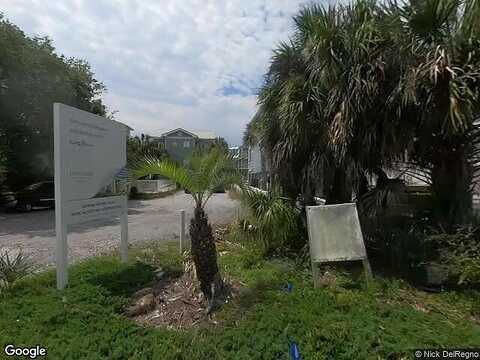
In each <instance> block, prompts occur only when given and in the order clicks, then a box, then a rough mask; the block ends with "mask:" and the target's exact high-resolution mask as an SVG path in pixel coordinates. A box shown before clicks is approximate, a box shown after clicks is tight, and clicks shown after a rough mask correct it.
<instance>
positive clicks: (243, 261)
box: [0, 245, 480, 360]
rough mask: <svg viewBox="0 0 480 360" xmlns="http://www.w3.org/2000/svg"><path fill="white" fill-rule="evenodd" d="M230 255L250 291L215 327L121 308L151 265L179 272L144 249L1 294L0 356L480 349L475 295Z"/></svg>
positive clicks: (234, 273) (330, 355) (235, 251)
mask: <svg viewBox="0 0 480 360" xmlns="http://www.w3.org/2000/svg"><path fill="white" fill-rule="evenodd" d="M221 250H222V254H223V255H222V256H221V262H222V268H223V271H224V273H226V274H227V275H228V276H229V277H230V278H235V279H237V280H239V281H241V282H242V283H244V284H245V288H244V290H243V291H242V292H241V293H240V294H239V295H238V296H237V297H236V298H235V300H234V301H233V302H231V303H229V304H227V305H225V306H224V307H223V309H222V310H221V311H220V312H219V313H217V315H216V319H217V320H218V323H219V324H218V325H217V326H213V325H210V326H203V327H201V328H197V329H194V330H189V331H174V330H165V329H151V328H142V327H140V326H138V325H136V324H134V323H132V322H131V321H129V320H128V319H126V318H125V317H124V316H123V315H122V307H123V306H124V305H125V304H126V303H127V301H128V296H129V294H131V293H132V292H133V291H135V290H137V289H139V288H141V287H143V286H145V285H147V284H148V283H149V282H150V281H151V279H152V278H153V269H154V267H153V266H151V265H150V264H153V265H158V264H161V265H162V266H163V267H164V268H166V269H167V270H168V271H169V272H171V273H178V272H179V270H180V269H181V267H180V263H179V258H178V257H177V256H175V255H174V250H173V248H172V247H170V248H169V249H164V250H160V249H154V250H151V251H139V250H136V251H135V252H136V254H135V255H134V256H132V258H136V259H137V261H135V262H133V261H132V263H131V264H129V265H122V264H120V263H119V261H118V260H116V259H115V258H112V257H102V258H97V259H92V260H89V261H86V262H84V263H81V264H78V265H75V266H73V267H72V268H71V273H70V274H71V279H70V287H69V288H68V289H67V290H65V292H64V293H63V294H62V293H60V292H58V291H57V290H56V289H55V283H54V274H53V273H52V272H48V273H43V274H41V275H35V276H33V277H31V278H29V279H25V280H23V281H21V282H19V283H17V285H16V286H15V287H14V288H12V289H10V290H9V291H7V292H4V293H3V294H2V295H0V345H2V355H3V345H4V344H7V343H14V344H15V345H16V346H20V345H28V346H33V345H36V344H40V345H43V346H45V347H46V348H47V350H48V354H49V356H48V358H51V359H85V358H88V359H162V360H167V359H189V360H192V359H249V360H250V359H275V360H277V359H288V342H289V340H294V341H296V342H297V343H298V346H299V349H300V352H301V355H302V358H303V359H363V358H372V359H377V358H391V359H396V358H401V357H403V356H405V355H407V356H408V357H410V356H411V354H412V349H415V348H418V347H420V348H421V347H449V346H451V347H468V346H470V347H473V346H475V345H476V346H477V347H478V345H479V344H480V326H478V325H475V324H474V322H473V321H472V320H471V318H472V317H473V315H475V316H477V318H478V313H479V308H478V302H479V295H478V293H470V294H458V293H443V294H438V295H430V294H424V293H418V292H416V291H414V290H413V289H410V288H409V287H407V286H406V285H402V284H400V283H398V282H392V281H387V280H376V281H374V282H373V283H372V284H371V286H370V287H369V288H368V289H366V288H365V286H364V284H363V283H362V282H356V281H352V280H349V279H348V278H346V277H344V278H341V280H340V281H339V282H338V283H337V284H336V285H335V286H330V287H328V288H324V289H318V290H314V289H313V288H312V286H311V279H310V278H309V275H308V273H307V272H306V271H303V270H301V269H298V268H295V266H294V265H293V264H292V263H290V262H288V261H285V260H283V261H280V260H272V261H265V260H262V259H261V258H260V257H258V256H257V255H256V254H255V253H254V252H253V251H249V250H245V249H242V248H240V247H236V246H235V247H233V246H232V245H231V246H229V247H227V248H224V249H221ZM138 260H140V261H138ZM287 282H291V283H292V284H293V291H292V292H291V293H288V292H286V291H285V290H284V286H285V284H286V283H287ZM475 304H477V305H475ZM0 358H2V356H1V355H0Z"/></svg>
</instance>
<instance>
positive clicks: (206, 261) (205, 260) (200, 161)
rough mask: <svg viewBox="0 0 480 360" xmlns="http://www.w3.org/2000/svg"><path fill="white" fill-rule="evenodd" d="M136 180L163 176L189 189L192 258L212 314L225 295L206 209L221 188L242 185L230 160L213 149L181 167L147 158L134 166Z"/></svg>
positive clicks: (168, 161) (197, 155) (169, 162)
mask: <svg viewBox="0 0 480 360" xmlns="http://www.w3.org/2000/svg"><path fill="white" fill-rule="evenodd" d="M132 174H133V175H134V177H135V178H141V177H144V176H147V175H152V174H153V175H155V174H157V175H161V176H164V177H166V178H168V179H170V180H172V181H173V182H175V183H177V184H179V185H180V186H181V187H182V188H184V189H185V190H187V191H188V192H189V193H190V194H191V196H192V198H193V200H194V202H195V209H194V216H193V218H192V220H191V222H190V237H191V243H192V257H193V262H194V264H195V269H196V274H197V278H198V280H199V282H200V288H201V290H202V292H203V294H204V295H205V298H206V299H207V301H208V307H207V311H208V312H210V311H211V310H212V309H213V308H214V306H215V305H216V303H217V302H218V300H219V299H220V298H221V297H222V296H223V295H224V290H225V287H224V283H223V280H222V278H221V275H220V272H219V269H218V263H217V251H216V246H215V241H214V238H213V234H212V228H211V226H210V224H209V222H208V217H207V214H206V213H205V206H206V204H207V202H208V200H209V199H210V197H211V196H212V195H213V193H214V191H215V189H216V188H218V187H227V186H230V185H232V184H236V183H239V177H238V176H237V174H236V173H235V170H234V167H233V163H232V161H231V159H230V158H229V157H228V156H227V155H225V154H224V153H223V152H221V151H219V150H217V149H213V150H212V151H210V152H208V153H203V154H195V155H193V156H192V157H191V159H190V161H189V163H188V165H185V166H182V165H180V164H177V163H175V162H172V161H170V160H161V159H157V158H155V157H146V158H145V159H143V161H140V162H139V163H137V164H135V165H134V166H133V167H132Z"/></svg>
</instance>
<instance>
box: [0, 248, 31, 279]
mask: <svg viewBox="0 0 480 360" xmlns="http://www.w3.org/2000/svg"><path fill="white" fill-rule="evenodd" d="M32 272H33V263H32V262H31V261H30V258H29V257H28V256H27V255H25V254H24V253H23V252H22V251H19V252H17V253H16V254H12V253H9V252H8V251H5V252H3V253H0V285H2V283H3V285H5V286H10V285H11V284H13V283H14V282H15V281H16V280H18V279H21V278H22V277H25V276H27V275H29V274H31V273H32Z"/></svg>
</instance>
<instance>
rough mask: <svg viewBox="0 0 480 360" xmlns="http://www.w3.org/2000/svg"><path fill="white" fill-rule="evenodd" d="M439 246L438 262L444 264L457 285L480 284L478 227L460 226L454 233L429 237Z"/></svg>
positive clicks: (479, 232)
mask: <svg viewBox="0 0 480 360" xmlns="http://www.w3.org/2000/svg"><path fill="white" fill-rule="evenodd" d="M429 240H430V241H433V242H434V243H435V244H436V245H437V246H438V247H439V254H440V258H439V260H438V263H440V264H442V266H445V267H446V268H447V270H448V273H449V275H450V277H452V278H453V279H454V280H455V281H456V282H457V284H458V285H471V286H480V229H479V228H477V227H474V226H465V227H460V228H459V229H458V230H457V232H456V233H455V234H447V233H443V234H439V235H433V236H431V237H430V238H429Z"/></svg>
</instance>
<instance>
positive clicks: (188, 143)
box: [183, 140, 190, 149]
mask: <svg viewBox="0 0 480 360" xmlns="http://www.w3.org/2000/svg"><path fill="white" fill-rule="evenodd" d="M183 147H184V148H185V149H187V148H189V147H190V141H189V140H185V141H184V142H183Z"/></svg>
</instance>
